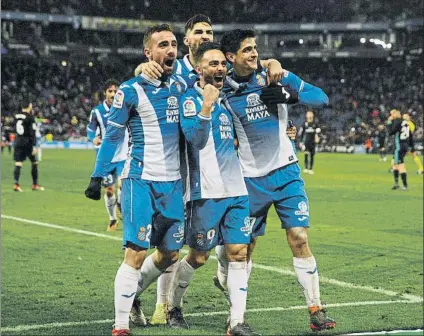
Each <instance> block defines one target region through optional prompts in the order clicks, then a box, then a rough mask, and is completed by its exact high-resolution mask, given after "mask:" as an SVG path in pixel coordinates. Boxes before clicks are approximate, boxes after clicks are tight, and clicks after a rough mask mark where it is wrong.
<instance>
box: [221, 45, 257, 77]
mask: <svg viewBox="0 0 424 336" xmlns="http://www.w3.org/2000/svg"><path fill="white" fill-rule="evenodd" d="M227 57H228V59H229V60H230V62H231V63H233V65H234V70H235V71H236V73H237V74H238V75H240V76H247V75H249V74H251V73H252V72H253V71H255V70H256V69H257V68H258V50H257V46H256V38H255V37H248V38H246V39H244V40H243V41H242V42H241V44H240V48H239V49H238V50H237V53H236V54H234V53H227Z"/></svg>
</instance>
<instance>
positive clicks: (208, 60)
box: [196, 49, 227, 90]
mask: <svg viewBox="0 0 424 336" xmlns="http://www.w3.org/2000/svg"><path fill="white" fill-rule="evenodd" d="M196 69H197V72H198V73H199V76H200V86H201V87H204V86H205V85H206V84H212V85H213V86H215V87H216V88H217V89H218V90H221V89H222V87H223V86H224V79H225V76H226V74H227V61H226V59H225V56H224V54H223V53H222V51H221V50H217V49H213V50H208V51H206V52H205V53H204V54H203V57H202V59H201V60H200V62H199V64H198V65H197V67H196Z"/></svg>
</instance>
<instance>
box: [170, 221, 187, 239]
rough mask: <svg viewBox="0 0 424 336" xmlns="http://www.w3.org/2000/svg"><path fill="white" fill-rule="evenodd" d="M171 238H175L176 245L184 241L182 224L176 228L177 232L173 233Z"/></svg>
mask: <svg viewBox="0 0 424 336" xmlns="http://www.w3.org/2000/svg"><path fill="white" fill-rule="evenodd" d="M172 237H174V238H175V242H176V243H181V242H182V241H183V239H184V224H180V226H178V232H175V233H174V234H173V235H172Z"/></svg>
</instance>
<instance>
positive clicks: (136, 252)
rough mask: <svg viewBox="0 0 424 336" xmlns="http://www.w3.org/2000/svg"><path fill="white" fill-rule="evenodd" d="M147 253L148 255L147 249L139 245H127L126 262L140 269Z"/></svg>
mask: <svg viewBox="0 0 424 336" xmlns="http://www.w3.org/2000/svg"><path fill="white" fill-rule="evenodd" d="M134 246H135V245H134ZM146 255H147V250H146V249H141V248H138V247H137V248H133V245H130V246H127V248H126V249H125V258H124V262H125V263H126V264H127V265H129V266H131V267H133V268H135V269H140V268H141V265H143V262H144V259H145V258H146Z"/></svg>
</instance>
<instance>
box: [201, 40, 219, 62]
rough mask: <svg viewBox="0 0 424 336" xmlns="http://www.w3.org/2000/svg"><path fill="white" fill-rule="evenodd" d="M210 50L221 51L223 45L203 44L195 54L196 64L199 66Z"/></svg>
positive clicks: (214, 43)
mask: <svg viewBox="0 0 424 336" xmlns="http://www.w3.org/2000/svg"><path fill="white" fill-rule="evenodd" d="M209 50H219V51H221V45H220V44H219V43H216V42H205V43H202V44H201V45H200V46H199V48H198V49H197V50H196V52H195V54H194V63H195V64H198V63H199V62H200V60H201V59H202V57H203V55H204V54H205V53H206V52H207V51H209Z"/></svg>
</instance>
